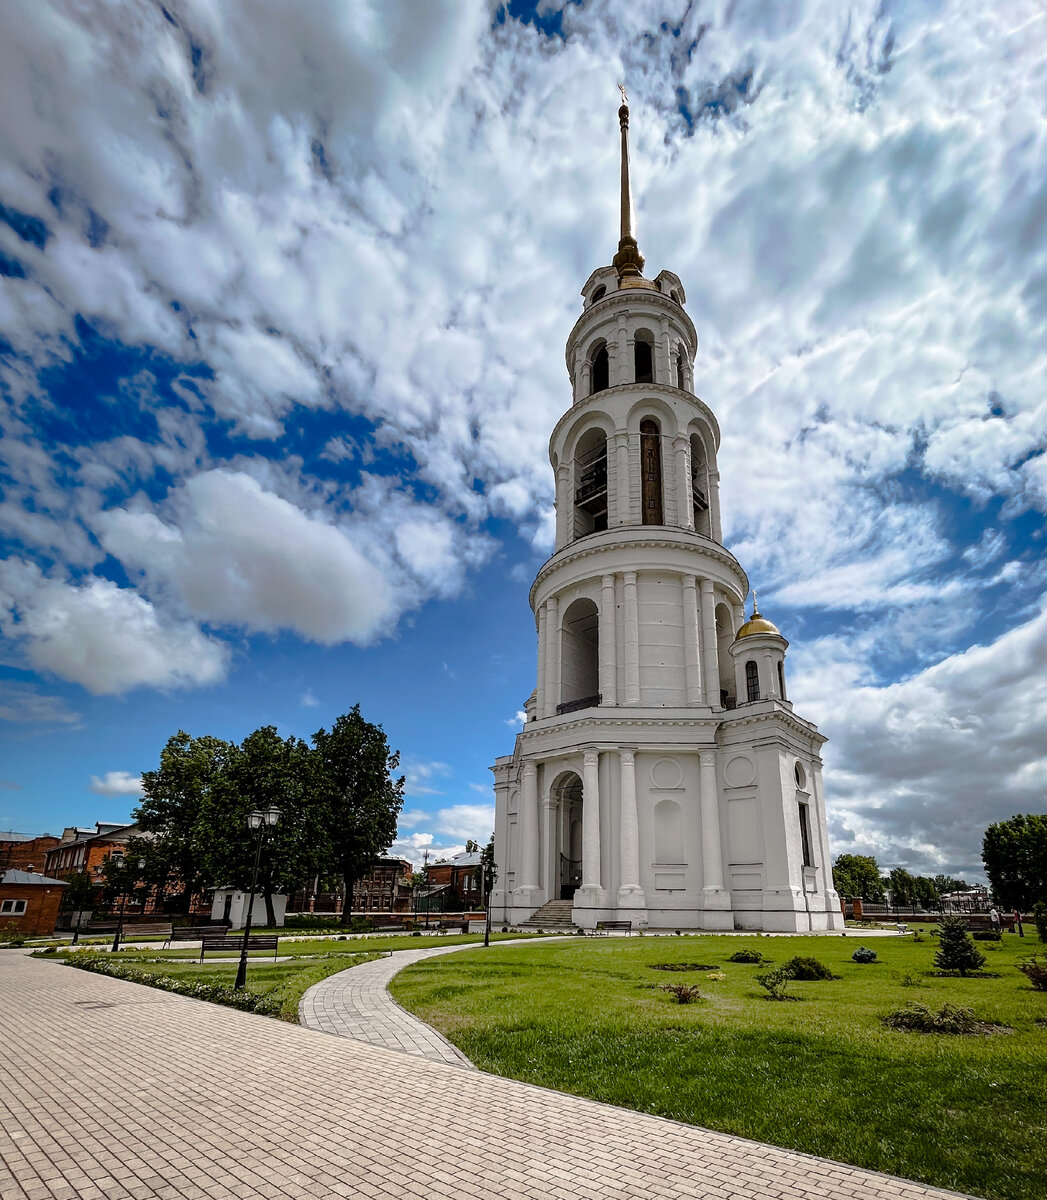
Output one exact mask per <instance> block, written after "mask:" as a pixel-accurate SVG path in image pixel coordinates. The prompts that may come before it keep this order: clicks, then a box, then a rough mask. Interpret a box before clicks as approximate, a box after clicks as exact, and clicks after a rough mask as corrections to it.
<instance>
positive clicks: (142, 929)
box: [120, 921, 171, 945]
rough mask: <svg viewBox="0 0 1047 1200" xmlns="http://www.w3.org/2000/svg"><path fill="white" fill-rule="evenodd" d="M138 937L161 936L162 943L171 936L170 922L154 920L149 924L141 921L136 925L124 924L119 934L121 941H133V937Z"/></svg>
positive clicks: (165, 942)
mask: <svg viewBox="0 0 1047 1200" xmlns="http://www.w3.org/2000/svg"><path fill="white" fill-rule="evenodd" d="M140 937H162V938H163V939H164V944H165V945H166V944H167V941H168V940H169V939H170V937H171V922H170V921H154V922H153V923H152V924H149V923H148V922H146V921H142V922H141V923H140V924H136V925H124V929H123V933H121V934H120V940H121V941H122V942H133V941H134V940H135V938H140Z"/></svg>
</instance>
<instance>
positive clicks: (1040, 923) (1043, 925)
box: [1032, 900, 1047, 942]
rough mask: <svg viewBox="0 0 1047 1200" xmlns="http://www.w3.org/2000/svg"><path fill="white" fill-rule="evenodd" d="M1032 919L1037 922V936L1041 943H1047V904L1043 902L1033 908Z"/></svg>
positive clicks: (1037, 902) (1040, 901) (1038, 901)
mask: <svg viewBox="0 0 1047 1200" xmlns="http://www.w3.org/2000/svg"><path fill="white" fill-rule="evenodd" d="M1032 919H1033V921H1035V922H1036V936H1037V937H1038V938H1039V939H1040V941H1041V942H1047V904H1045V903H1044V902H1043V901H1042V900H1037V901H1036V903H1035V904H1034V905H1033V906H1032Z"/></svg>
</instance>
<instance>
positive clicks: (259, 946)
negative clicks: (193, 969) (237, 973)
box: [199, 933, 280, 962]
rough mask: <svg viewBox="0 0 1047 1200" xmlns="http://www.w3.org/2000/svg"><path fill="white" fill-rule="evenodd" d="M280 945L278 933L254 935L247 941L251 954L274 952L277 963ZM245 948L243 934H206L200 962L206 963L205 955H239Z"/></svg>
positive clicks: (201, 940)
mask: <svg viewBox="0 0 1047 1200" xmlns="http://www.w3.org/2000/svg"><path fill="white" fill-rule="evenodd" d="M279 944H280V935H279V934H277V933H260V934H257V935H256V934H252V935H251V936H250V937H249V938H248V940H247V950H248V953H250V952H251V951H252V950H272V952H273V962H276V952H277V947H278V946H279ZM243 947H244V935H243V934H242V933H236V934H227V933H205V934H204V935H203V937H202V938H201V939H200V958H199V961H200V962H203V961H204V955H205V954H210V953H211V952H212V951H214V952H215V953H223V952H224V953H226V954H239V953H240V952H241V950H243Z"/></svg>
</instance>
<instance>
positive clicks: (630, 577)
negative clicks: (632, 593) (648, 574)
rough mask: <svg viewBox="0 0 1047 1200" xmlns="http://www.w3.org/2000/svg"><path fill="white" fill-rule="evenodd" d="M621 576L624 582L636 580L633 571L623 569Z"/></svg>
mask: <svg viewBox="0 0 1047 1200" xmlns="http://www.w3.org/2000/svg"><path fill="white" fill-rule="evenodd" d="M622 578H623V579H624V580H625V582H626V583H635V582H636V572H635V571H623V572H622Z"/></svg>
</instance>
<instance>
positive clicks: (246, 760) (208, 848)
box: [193, 725, 328, 926]
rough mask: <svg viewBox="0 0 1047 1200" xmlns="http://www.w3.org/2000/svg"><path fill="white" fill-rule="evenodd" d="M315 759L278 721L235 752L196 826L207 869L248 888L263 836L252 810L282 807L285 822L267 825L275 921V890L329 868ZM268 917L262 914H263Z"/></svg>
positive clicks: (269, 909) (263, 863)
mask: <svg viewBox="0 0 1047 1200" xmlns="http://www.w3.org/2000/svg"><path fill="white" fill-rule="evenodd" d="M310 757H311V751H310V749H309V746H308V745H307V744H306V743H305V742H303V741H301V740H300V739H298V738H295V737H288V738H286V739H285V738H282V737H280V735H279V733H277V731H276V729H275V728H274V727H273V726H272V725H265V726H263V727H262V728H261V729H256V730H255V731H254V733H251V734H249V735H248V736H247V737H246V738H244V740H243V741H242V742H241V743H240V745H238V746H233V747H231V748H230V749H229V750H228V752H227V755H226V758H225V762H224V763H223V765H222V770H221V771H220V773H218V775H216V777H215V778H214V780H213V781H212V786H211V787H210V788H209V789H208V792H207V795H206V796H205V797H204V799H203V800H202V802H201V804H200V809H199V812H198V815H197V820H196V823H195V825H194V829H193V842H194V845H195V846H196V847H197V853H198V854H199V856H200V860H201V862H202V874H203V875H205V876H206V877H208V878H210V879H212V880H214V881H215V882H216V883H219V884H224V885H227V886H232V887H238V888H240V889H242V890H247V889H248V888H250V886H251V878H252V874H253V871H254V861H255V852H256V847H257V843H258V837H259V833H257V832H256V831H254V830H252V829H251V828H250V826H249V824H248V814H249V813H250V812H252V811H253V810H264V809H267V808H277V809H279V810H280V813H281V818H280V822H279V824H277V825H276V826H275V827H274V828H270V827H264V828H263V829H262V830H261V837H262V838H263V840H264V843H265V845H264V847H263V850H262V854H261V858H260V859H259V873H258V891H259V893H260V894H261V895H262V896H263V897H264V900H265V919H266V924H267V925H270V926H271V925H273V924H275V921H276V914H275V911H274V909H273V893H274V892H278V891H280V892H282V891H289V890H290V889H291V888H292V887H293V886H294V885H295V884H296V883H298V882H299V881H300V880H302V879H305V878H307V877H309V876H312V875H318V874H323V869H322V868H323V866H324V862H325V858H326V855H327V849H328V846H327V837H328V831H327V829H326V822H325V820H324V815H325V814H324V811H323V807H322V803H321V802H320V800H319V798H318V797H317V796H316V795H315V793H314V791H313V789H312V787H311V782H312V781H311V763H310ZM260 917H261V914H256V917H255V919H260Z"/></svg>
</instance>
